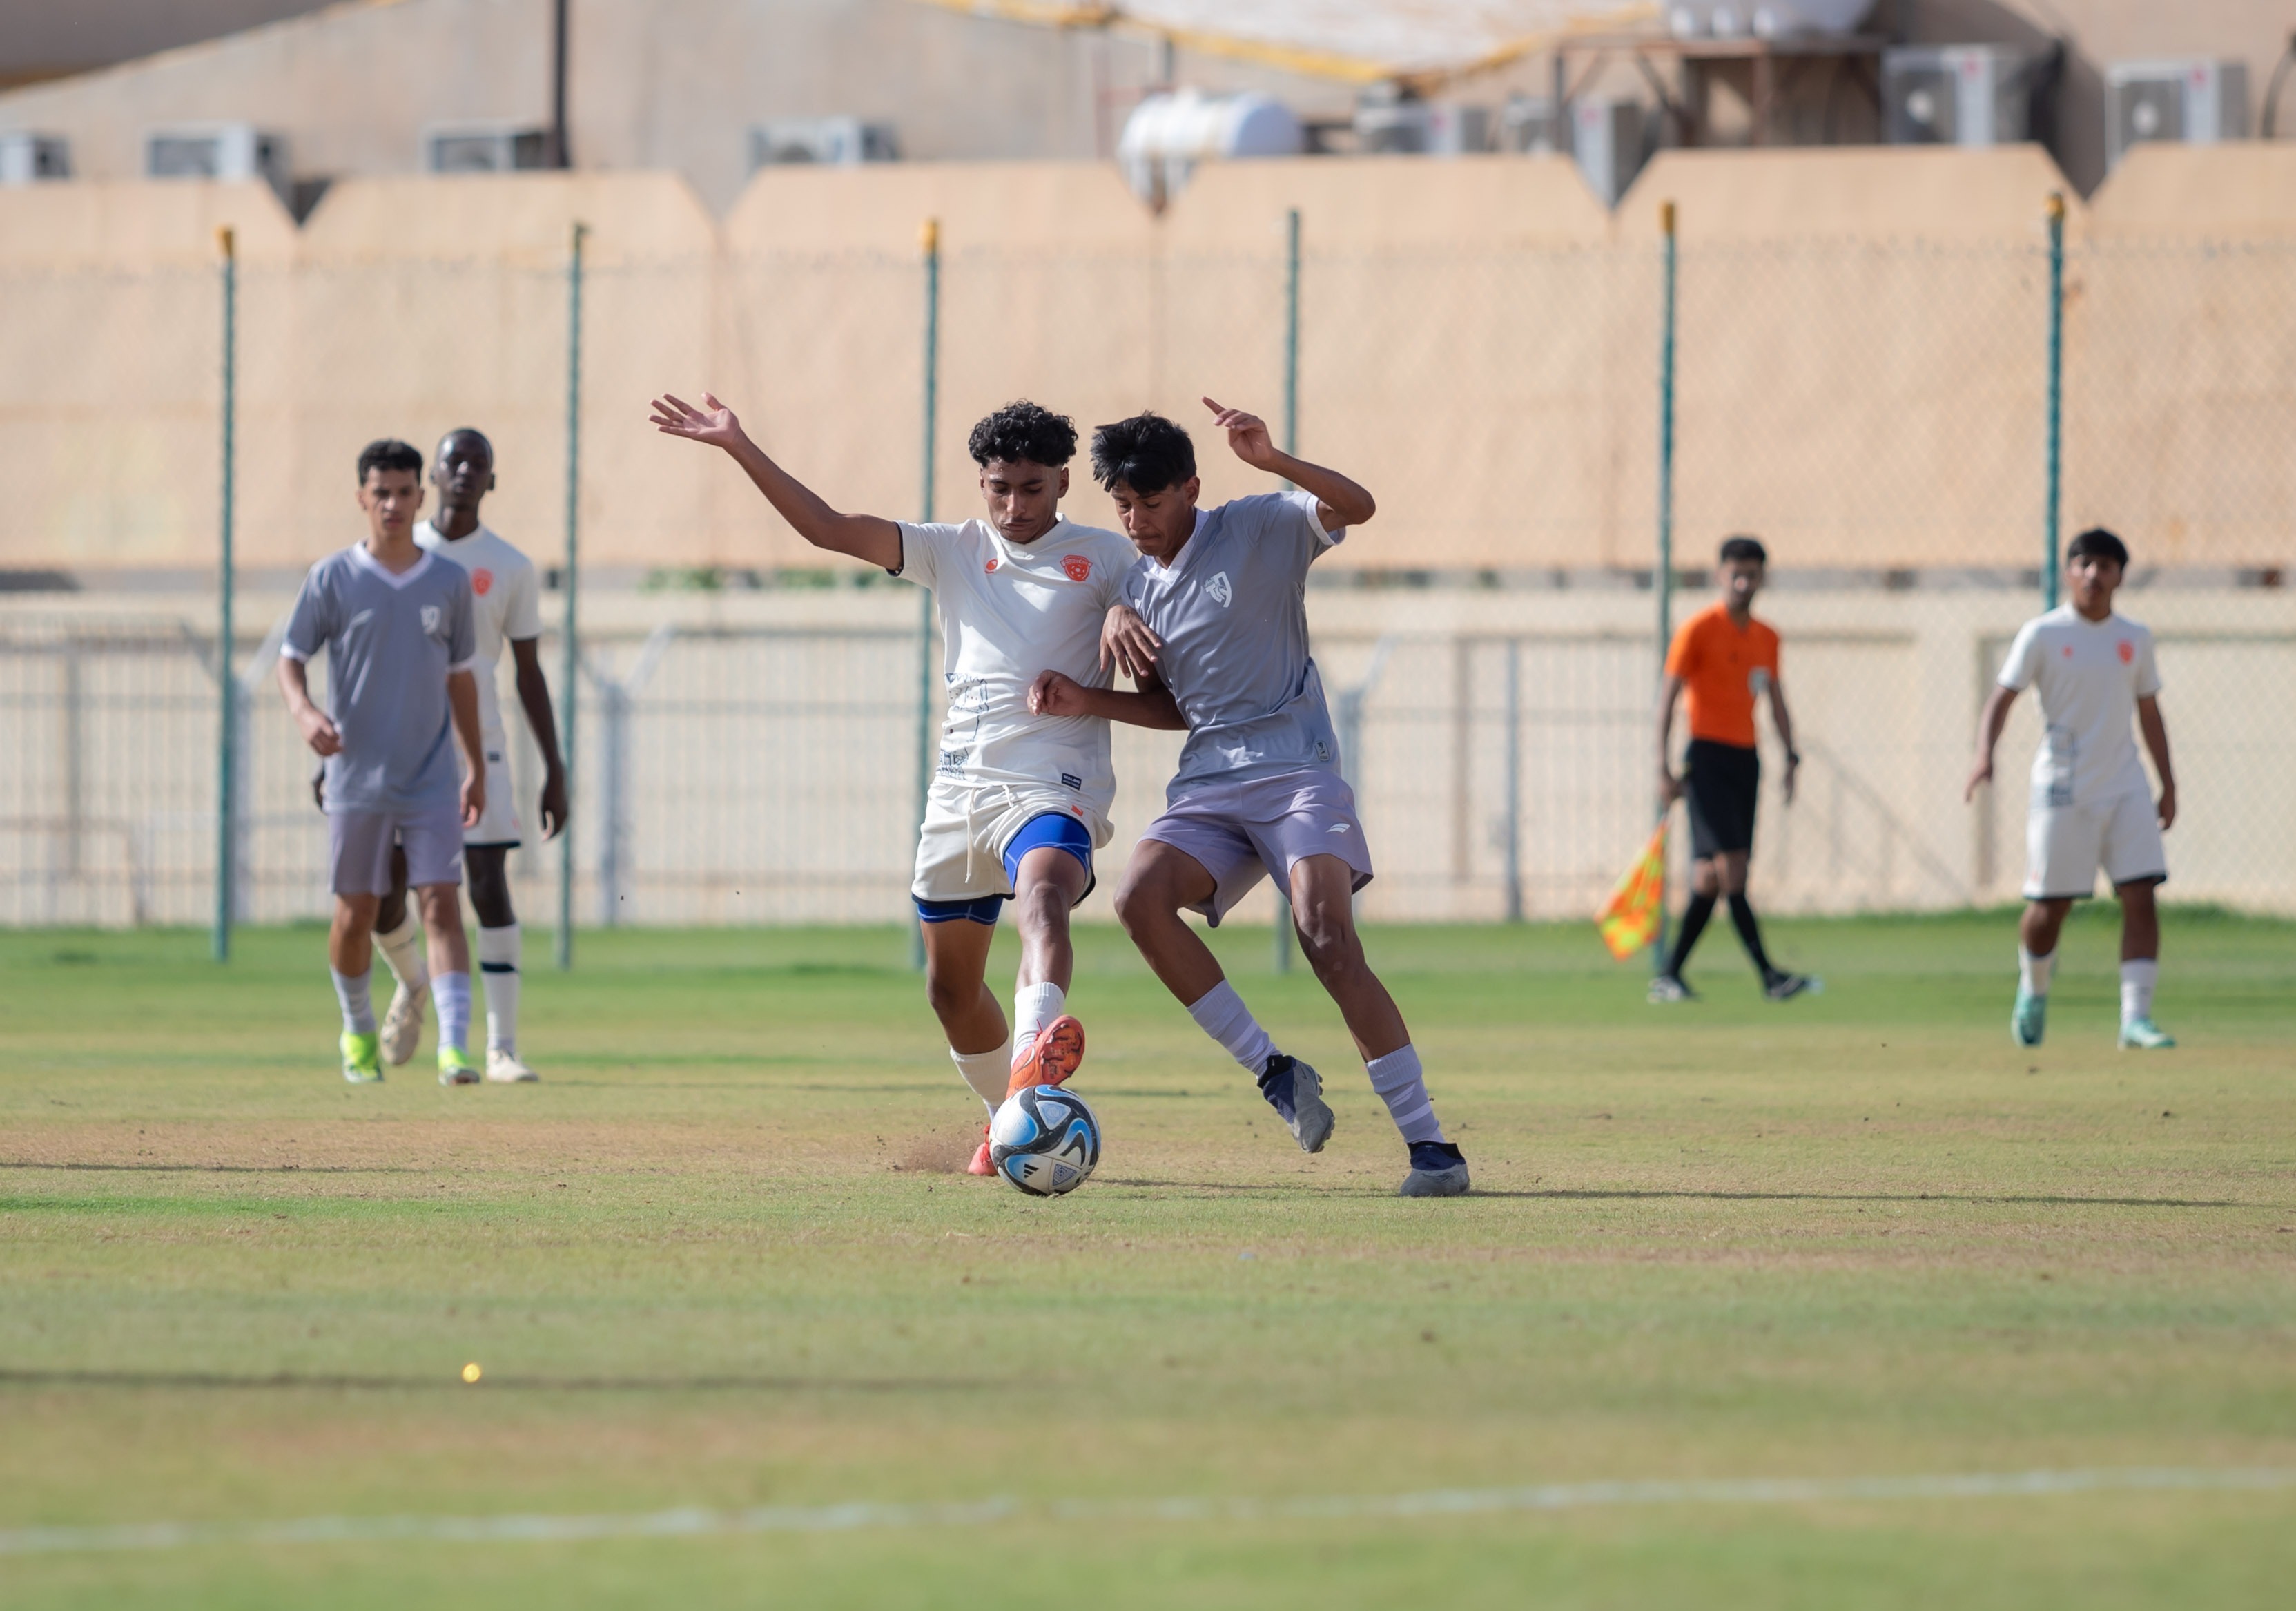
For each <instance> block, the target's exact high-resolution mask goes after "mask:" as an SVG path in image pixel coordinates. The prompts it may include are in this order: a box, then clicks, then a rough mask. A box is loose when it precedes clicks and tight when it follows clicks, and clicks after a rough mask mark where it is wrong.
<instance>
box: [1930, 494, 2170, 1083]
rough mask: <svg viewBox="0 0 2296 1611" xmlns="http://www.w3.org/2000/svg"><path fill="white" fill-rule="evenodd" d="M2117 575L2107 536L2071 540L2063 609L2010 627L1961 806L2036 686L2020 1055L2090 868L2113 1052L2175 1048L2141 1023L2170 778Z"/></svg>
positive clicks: (2163, 868) (2085, 892) (2157, 686)
mask: <svg viewBox="0 0 2296 1611" xmlns="http://www.w3.org/2000/svg"><path fill="white" fill-rule="evenodd" d="M2127 571H2128V547H2127V546H2126V545H2125V544H2123V543H2122V542H2121V540H2120V538H2117V537H2115V536H2114V535H2113V534H2112V532H2110V531H2107V530H2103V529H2102V528H2098V529H2096V530H2089V531H2084V532H2082V533H2081V534H2080V535H2079V537H2077V538H2073V540H2072V545H2071V547H2069V548H2068V549H2067V550H2066V551H2065V579H2066V581H2067V583H2068V584H2069V585H2070V587H2071V591H2072V603H2071V604H2066V605H2063V606H2061V607H2060V608H2058V609H2054V610H2052V611H2050V612H2048V613H2047V614H2046V615H2041V616H2037V617H2035V618H2034V619H2033V620H2031V621H2027V622H2026V623H2025V625H2024V627H2023V628H2022V629H2021V630H2020V631H2019V632H2018V634H2017V638H2016V641H2015V642H2014V643H2013V644H2011V645H2009V657H2008V659H2007V660H2006V661H2005V662H2004V663H2003V665H2002V667H2001V678H2000V682H1999V685H1998V686H1997V687H1995V688H1994V690H1993V693H1992V696H1991V697H1990V698H1989V699H1988V700H1987V701H1986V702H1985V711H1984V714H1983V715H1982V716H1981V717H1980V719H1979V721H1978V735H1977V765H1976V767H1975V768H1974V769H1972V771H1971V772H1970V775H1969V786H1968V788H1967V789H1966V790H1965V791H1964V794H1965V796H1966V797H1967V798H1970V799H1974V798H1975V797H1976V794H1977V785H1980V784H1981V783H1986V782H1989V781H1990V780H1991V778H1992V777H1993V750H1994V746H1995V745H1996V744H1999V743H2000V741H2001V728H2002V725H2003V724H2004V723H2005V722H2006V721H2007V720H2008V719H2009V706H2010V704H2011V703H2013V701H2014V700H2015V699H2016V697H2017V695H2019V694H2021V693H2022V692H2023V691H2024V690H2025V689H2027V688H2033V687H2038V689H2039V691H2040V697H2041V719H2042V720H2043V721H2044V722H2045V723H2046V724H2047V731H2046V734H2045V735H2044V736H2043V737H2042V740H2041V748H2040V751H2039V752H2038V754H2036V755H2035V756H2034V757H2033V794H2032V804H2031V806H2030V816H2029V818H2027V826H2026V844H2027V851H2028V859H2027V864H2026V873H2025V901H2026V906H2025V916H2024V919H2023V921H2022V922H2021V924H2020V925H2018V941H2019V947H2018V952H2017V1005H2016V1007H2015V1008H2014V1009H2013V1012H2012V1014H2011V1016H2010V1030H2011V1032H2012V1033H2013V1034H2014V1035H2015V1037H2016V1040H2017V1044H2018V1045H2020V1046H2038V1045H2039V1044H2040V1043H2041V1036H2042V1034H2043V1032H2045V1031H2046V1029H2047V1027H2048V1004H2049V976H2050V974H2052V973H2053V972H2054V968H2055V965H2056V956H2057V935H2058V933H2059V931H2060V930H2062V928H2063V926H2064V921H2065V914H2066V913H2067V912H2069V911H2071V909H2072V904H2073V902H2074V901H2076V900H2087V899H2088V898H2089V896H2090V895H2092V894H2093V893H2095V890H2096V870H2097V867H2099V865H2100V864H2101V865H2102V866H2103V868H2104V875H2105V876H2106V877H2107V878H2109V879H2111V880H2112V889H2113V892H2114V893H2115V894H2116V895H2118V896H2120V1044H2121V1046H2122V1047H2123V1048H2143V1049H2146V1050H2151V1049H2156V1048H2161V1047H2169V1046H2174V1045H2175V1044H2176V1042H2175V1041H2174V1040H2170V1039H2169V1037H2168V1036H2167V1035H2165V1034H2163V1033H2162V1032H2161V1030H2160V1028H2159V1026H2157V1025H2156V1024H2154V1023H2153V984H2154V982H2155V981H2157V980H2158V979H2159V977H2160V974H2161V960H2160V959H2161V917H2160V912H2159V910H2158V908H2156V907H2155V906H2154V903H2153V891H2154V890H2155V889H2156V888H2158V887H2159V886H2160V885H2161V884H2162V883H2163V882H2164V881H2165V880H2166V879H2167V878H2168V876H2169V862H2168V858H2167V856H2166V854H2165V853H2164V851H2163V850H2162V848H2161V832H2162V830H2164V829H2166V828H2168V827H2169V826H2171V825H2172V824H2174V823H2175V821H2176V820H2177V775H2176V773H2175V772H2174V771H2173V770H2172V769H2170V767H2169V729H2168V727H2166V726H2165V725H2164V724H2163V723H2162V721H2161V705H2160V700H2159V695H2160V692H2161V673H2160V670H2159V669H2158V668H2157V667H2156V666H2155V665H2154V664H2153V634H2152V633H2150V632H2148V631H2146V630H2145V629H2144V628H2143V627H2141V626H2139V625H2138V624H2137V623H2136V622H2135V621H2130V620H2129V619H2128V617H2127V616H2125V615H2117V614H2115V613H2114V612H2113V609H2112V595H2113V592H2114V590H2115V589H2116V588H2119V587H2120V581H2121V578H2122V577H2123V575H2125V574H2126V573H2127ZM2132 721H2133V722H2134V724H2135V726H2136V729H2137V730H2138V731H2139V732H2141V733H2143V734H2144V747H2145V749H2146V750H2147V751H2149V752H2151V754H2152V756H2153V770H2154V771H2155V772H2156V773H2158V774H2159V776H2160V779H2161V794H2160V798H2159V799H2158V800H2157V801H2156V800H2155V799H2154V798H2153V791H2152V787H2151V785H2149V784H2147V783H2146V781H2145V777H2144V763H2143V762H2141V761H2140V760H2137V758H2136V743H2135V741H2134V740H2133V739H2132V738H2131V736H2130V733H2129V728H2130V725H2131V723H2132Z"/></svg>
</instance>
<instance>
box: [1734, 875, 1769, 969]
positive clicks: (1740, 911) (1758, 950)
mask: <svg viewBox="0 0 2296 1611" xmlns="http://www.w3.org/2000/svg"><path fill="white" fill-rule="evenodd" d="M1730 921H1731V922H1732V923H1733V924H1734V925H1736V926H1737V930H1738V938H1739V939H1740V940H1742V941H1744V942H1745V946H1746V955H1748V956H1749V957H1751V958H1753V959H1754V966H1756V967H1758V968H1759V969H1761V970H1762V977H1763V979H1764V980H1766V981H1767V980H1768V979H1771V978H1773V977H1775V975H1776V974H1777V971H1778V970H1777V969H1776V968H1775V967H1772V966H1770V954H1769V952H1767V951H1766V950H1764V949H1762V925H1760V924H1759V923H1756V922H1755V921H1754V908H1753V906H1752V905H1751V903H1750V902H1749V901H1748V900H1746V896H1745V892H1743V891H1741V892H1738V893H1737V894H1735V895H1733V896H1731V897H1730Z"/></svg>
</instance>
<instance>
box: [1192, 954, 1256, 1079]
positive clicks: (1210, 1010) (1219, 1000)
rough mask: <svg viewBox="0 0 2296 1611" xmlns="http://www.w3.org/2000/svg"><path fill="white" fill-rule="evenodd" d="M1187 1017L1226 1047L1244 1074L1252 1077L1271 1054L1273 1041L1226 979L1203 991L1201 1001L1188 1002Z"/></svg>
mask: <svg viewBox="0 0 2296 1611" xmlns="http://www.w3.org/2000/svg"><path fill="white" fill-rule="evenodd" d="M1188 1016H1189V1017H1191V1018H1193V1019H1194V1020H1195V1021H1196V1027H1197V1028H1198V1029H1200V1030H1201V1031H1203V1032H1204V1033H1206V1034H1207V1035H1210V1037H1211V1038H1212V1039H1213V1040H1217V1041H1218V1042H1219V1043H1220V1044H1221V1045H1222V1046H1224V1047H1226V1048H1227V1055H1228V1056H1231V1057H1233V1058H1234V1059H1235V1060H1236V1061H1237V1062H1238V1063H1241V1064H1243V1071H1244V1073H1248V1074H1250V1075H1251V1077H1252V1078H1254V1079H1255V1080H1256V1079H1258V1078H1259V1072H1260V1070H1262V1069H1264V1068H1266V1067H1267V1060H1268V1059H1269V1058H1270V1057H1273V1056H1275V1041H1273V1040H1269V1039H1268V1038H1267V1031H1266V1030H1264V1029H1262V1028H1260V1027H1259V1019H1257V1018H1254V1017H1253V1016H1252V1015H1251V1008H1250V1007H1246V1006H1244V1004H1243V998H1242V997H1241V996H1239V995H1237V994H1236V993H1235V986H1234V985H1232V984H1230V983H1229V982H1227V981H1226V980H1225V979H1223V980H1221V981H1220V982H1218V984H1215V985H1214V986H1212V988H1211V989H1210V990H1207V991H1206V992H1205V993H1204V997H1203V999H1201V1001H1191V1002H1190V1003H1188Z"/></svg>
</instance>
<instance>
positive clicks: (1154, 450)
mask: <svg viewBox="0 0 2296 1611" xmlns="http://www.w3.org/2000/svg"><path fill="white" fill-rule="evenodd" d="M1195 473H1196V445H1195V443H1193V442H1192V441H1190V440H1188V433H1187V432H1185V431H1183V430H1182V429H1180V427H1179V426H1177V425H1176V424H1174V423H1172V422H1171V421H1169V420H1168V419H1166V418H1165V417H1164V416H1163V415H1160V414H1136V415H1133V416H1132V417H1131V418H1130V419H1128V420H1119V421H1117V422H1116V423H1114V424H1113V425H1102V426H1100V427H1099V428H1097V429H1096V430H1095V431H1094V432H1093V433H1092V479H1093V480H1095V481H1098V482H1099V483H1100V484H1101V488H1102V489H1103V490H1104V491H1110V492H1113V491H1114V490H1115V489H1116V487H1117V483H1119V481H1120V482H1122V483H1123V484H1124V485H1125V486H1127V487H1129V488H1131V489H1132V490H1133V491H1135V492H1137V493H1139V494H1141V495H1142V496H1146V495H1147V494H1149V493H1152V492H1161V491H1163V490H1164V489H1165V488H1167V487H1177V486H1178V485H1179V484H1180V483H1181V482H1182V481H1186V480H1187V479H1188V478H1189V477H1190V476H1192V475H1193V474H1195Z"/></svg>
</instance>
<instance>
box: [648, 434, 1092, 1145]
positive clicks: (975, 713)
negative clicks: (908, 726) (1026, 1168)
mask: <svg viewBox="0 0 2296 1611" xmlns="http://www.w3.org/2000/svg"><path fill="white" fill-rule="evenodd" d="M702 403H703V407H701V408H695V407H692V406H691V405H690V404H686V403H684V402H681V401H679V400H678V399H676V398H674V397H663V398H660V399H657V400H656V402H655V403H654V405H653V410H654V411H653V423H654V425H655V426H656V427H657V428H659V429H660V430H661V431H663V432H667V433H668V434H669V435H672V436H682V437H685V438H688V439H689V440H693V441H698V442H707V443H709V445H710V446H712V447H716V448H723V449H725V451H726V453H727V454H728V455H729V456H732V458H733V459H734V463H736V464H740V465H741V466H742V469H743V470H744V471H746V472H748V473H749V477H750V481H754V482H755V483H757V487H758V491H760V492H762V493H764V494H765V496H766V501H767V502H768V503H770V504H771V505H773V506H774V508H775V511H777V512H778V513H779V514H780V515H781V517H782V518H783V520H785V521H787V522H789V523H790V524H791V526H792V527H794V528H795V529H796V530H797V533H798V535H799V536H800V537H802V538H805V540H806V541H808V542H809V543H811V544H812V545H813V546H814V547H816V548H826V549H829V550H831V551H832V552H833V553H838V554H849V555H852V556H853V557H854V558H856V559H860V560H866V561H867V562H868V563H871V564H873V565H881V566H883V567H884V568H885V569H886V570H887V571H890V572H892V573H893V574H894V575H896V576H899V577H905V578H906V579H908V580H910V581H914V582H916V583H918V584H919V585H920V586H922V587H926V588H931V589H932V593H933V602H934V605H935V607H936V608H937V610H938V611H939V616H940V626H941V638H942V641H943V642H944V643H945V644H946V645H947V655H946V659H945V660H944V662H943V668H942V670H943V676H944V678H946V680H947V685H948V717H947V722H946V724H945V725H944V727H943V728H942V731H941V741H940V755H939V764H938V766H937V767H936V768H935V769H934V773H933V779H932V785H931V790H930V792H929V793H928V795H927V799H926V802H925V817H924V821H923V823H922V825H920V826H919V828H918V831H917V864H916V877H915V881H914V884H912V885H911V886H910V893H911V896H912V898H913V900H914V902H915V905H916V910H917V918H918V921H919V922H920V923H922V925H924V941H925V994H926V997H927V999H929V1000H930V1001H931V1004H932V1009H933V1012H934V1014H935V1015H937V1016H938V1017H939V1019H940V1023H941V1028H942V1029H943V1031H944V1032H947V1036H948V1047H949V1056H951V1057H952V1058H954V1059H955V1063H956V1066H957V1071H958V1072H959V1073H962V1074H963V1075H964V1081H965V1083H966V1084H967V1085H970V1086H971V1087H972V1089H973V1090H974V1091H975V1092H976V1093H978V1094H979V1096H980V1099H981V1101H982V1102H984V1103H986V1104H987V1105H988V1110H989V1112H990V1114H995V1112H996V1108H997V1106H998V1105H999V1104H1001V1103H1002V1102H1003V1101H1004V1099H1005V1097H1006V1096H1007V1095H1008V1094H1009V1093H1010V1092H1012V1091H1015V1090H1021V1089H1026V1088H1028V1087H1029V1086H1031V1085H1058V1084H1059V1083H1061V1082H1062V1081H1064V1080H1066V1079H1067V1078H1068V1077H1069V1076H1070V1074H1072V1073H1075V1072H1076V1067H1077V1064H1078V1062H1079V1061H1080V1060H1081V1059H1082V1058H1083V1056H1084V1025H1083V1024H1081V1023H1078V1021H1077V1020H1076V1018H1075V1017H1074V1016H1073V1015H1070V1014H1069V1013H1067V1012H1066V1011H1064V1010H1063V1009H1064V1008H1065V1007H1066V1005H1067V1001H1068V988H1069V983H1070V972H1071V969H1072V967H1073V966H1074V960H1075V958H1074V953H1073V951H1072V950H1071V949H1070V943H1069V912H1070V908H1073V907H1075V906H1076V905H1077V903H1078V902H1079V901H1081V900H1083V899H1084V898H1085V897H1086V896H1087V895H1088V894H1090V893H1091V892H1092V885H1093V872H1092V854H1093V851H1095V850H1097V849H1098V848H1099V847H1101V846H1102V845H1104V844H1106V843H1107V842H1108V839H1109V834H1110V827H1109V822H1108V808H1109V805H1110V803H1111V801H1112V800H1113V799H1114V798H1115V794H1116V777H1115V772H1114V769H1113V768H1112V767H1111V763H1110V760H1109V744H1108V724H1107V723H1106V722H1103V721H1098V720H1094V719H1088V718H1083V717H1063V716H1053V715H1045V714H1037V713H1036V712H1034V711H1031V710H1030V708H1029V683H1030V681H1031V680H1032V679H1034V678H1035V677H1036V676H1037V673H1038V672H1039V671H1041V670H1045V669H1046V667H1052V668H1054V669H1056V670H1062V671H1064V672H1066V673H1068V674H1069V675H1070V676H1072V677H1074V678H1077V679H1078V680H1079V681H1082V682H1086V683H1096V684H1098V685H1099V686H1107V683H1108V681H1109V680H1110V673H1109V672H1108V671H1107V670H1104V669H1103V667H1102V665H1101V662H1100V631H1101V623H1102V620H1103V617H1104V616H1105V614H1106V613H1107V612H1108V610H1109V608H1110V607H1111V605H1113V604H1116V603H1117V601H1118V599H1119V587H1120V586H1121V583H1122V580H1123V577H1124V573H1125V571H1127V570H1128V569H1129V568H1130V566H1131V565H1132V563H1133V562H1134V560H1135V558H1136V555H1134V554H1133V552H1132V545H1131V544H1129V543H1128V542H1127V541H1125V540H1124V538H1121V537H1119V536H1118V535H1117V534H1116V533H1115V532H1113V531H1102V530H1095V529H1094V528H1092V527H1090V526H1078V525H1076V524H1074V523H1072V522H1070V521H1068V520H1067V519H1065V518H1064V517H1063V516H1062V514H1061V513H1060V501H1061V499H1062V497H1063V496H1065V495H1066V494H1067V492H1068V489H1069V473H1068V468H1067V466H1068V462H1069V460H1070V458H1071V457H1073V456H1075V453H1076V427H1075V426H1074V425H1073V424H1071V423H1070V422H1069V421H1068V420H1067V419H1065V418H1063V417H1062V416H1061V415H1057V414H1053V413H1050V412H1048V411H1047V410H1046V409H1043V408H1040V407H1037V405H1036V404H1034V403H1029V402H1016V403H1008V404H1006V405H1005V407H1002V408H999V409H998V410H997V411H996V413H994V414H992V415H989V416H988V418H986V419H984V420H982V421H981V422H980V423H978V424H976V425H975V426H973V428H972V437H971V439H970V441H969V443H968V446H969V447H970V448H971V451H972V459H973V462H974V463H975V464H978V465H979V466H980V496H981V499H982V501H983V502H984V503H985V504H986V505H988V518H987V519H985V520H969V521H966V522H963V523H962V524H959V525H938V524H937V525H921V524H918V523H915V522H907V521H890V520H883V519H881V518H879V517H878V516H876V515H873V514H839V513H837V511H835V510H833V509H832V508H831V507H830V506H829V505H827V504H825V503H824V502H823V501H822V500H821V499H820V498H819V497H816V495H815V494H814V493H812V492H811V491H809V490H808V489H806V488H805V487H803V486H802V485H800V484H799V482H798V481H796V480H795V479H794V478H793V477H791V475H790V473H788V472H787V471H785V470H783V468H782V467H781V466H780V465H778V464H775V463H774V461H773V460H772V459H770V458H768V457H767V456H766V454H765V452H764V450H763V449H762V448H758V445H757V444H756V443H755V442H753V441H751V440H750V438H749V436H748V434H747V433H746V432H743V431H742V424H741V422H740V421H739V420H737V419H735V418H734V411H733V410H732V409H730V408H728V407H726V406H725V405H724V404H722V403H720V402H719V401H718V400H717V399H716V398H713V397H709V396H706V395H705V396H704V397H703V399H702ZM1006 900H1012V901H1013V905H1014V907H1015V908H1017V914H1016V915H1017V917H1018V923H1019V927H1020V931H1021V967H1020V974H1019V976H1018V978H1017V980H1016V982H1015V983H1014V987H1013V1029H1012V1030H1011V1031H1010V1032H1008V1031H1007V1030H1006V1028H1005V1014H1004V1010H1003V1009H1002V1008H1001V1007H999V1006H998V1005H997V1001H996V992H995V991H993V990H990V989H989V988H988V982H987V976H988V942H989V941H990V940H991V938H993V937H994V935H995V933H996V918H997V913H998V910H999V908H1002V907H1003V906H1004V904H1005V901H1006ZM991 1172H993V1171H991V1169H990V1167H989V1163H988V1141H987V1140H986V1139H984V1140H983V1141H982V1142H981V1143H980V1148H979V1150H977V1151H976V1152H975V1153H974V1154H973V1157H972V1173H974V1174H976V1175H986V1174H989V1173H991Z"/></svg>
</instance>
